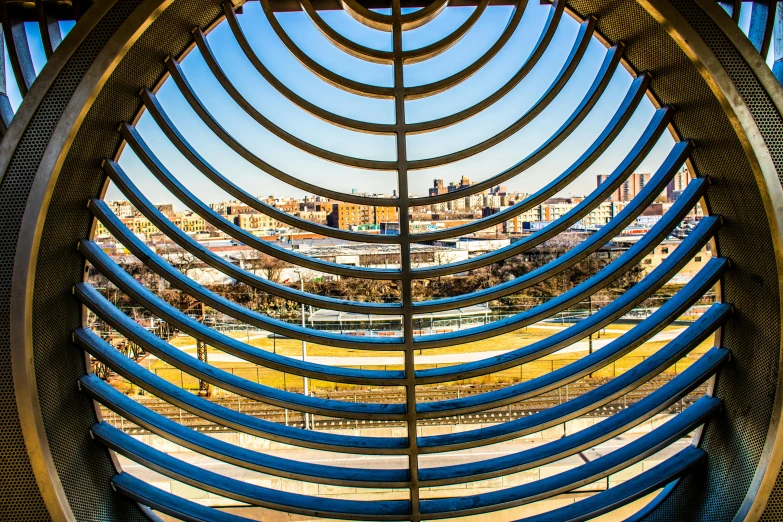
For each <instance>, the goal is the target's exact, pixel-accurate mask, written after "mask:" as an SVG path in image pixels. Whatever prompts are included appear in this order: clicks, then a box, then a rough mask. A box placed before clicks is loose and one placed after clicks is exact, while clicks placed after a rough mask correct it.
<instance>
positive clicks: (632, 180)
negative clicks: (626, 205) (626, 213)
mask: <svg viewBox="0 0 783 522" xmlns="http://www.w3.org/2000/svg"><path fill="white" fill-rule="evenodd" d="M651 177H652V175H651V174H649V173H640V174H639V173H634V174H631V175H630V176H629V177H628V179H626V180H625V181H623V183H622V184H621V185H620V186H619V187H618V188H617V190H615V191H614V192H612V195H611V196H610V198H609V199H610V200H611V201H631V200H632V199H633V198H635V197H636V195H637V194H639V192H641V191H642V189H643V188H644V186H645V185H647V183H649V181H650V178H651ZM608 178H609V175H608V174H599V175H598V176H597V181H598V186H599V187H600V186H601V184H602V183H604V182H605V181H606V180H607V179H608Z"/></svg>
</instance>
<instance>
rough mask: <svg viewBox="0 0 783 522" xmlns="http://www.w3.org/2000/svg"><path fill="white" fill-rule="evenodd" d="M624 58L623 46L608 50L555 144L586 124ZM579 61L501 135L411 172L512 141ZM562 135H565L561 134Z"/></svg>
mask: <svg viewBox="0 0 783 522" xmlns="http://www.w3.org/2000/svg"><path fill="white" fill-rule="evenodd" d="M576 51H577V54H578V52H579V49H577V50H576ZM622 54H623V46H622V45H616V46H614V47H612V48H611V49H609V52H608V53H607V54H606V57H605V58H604V62H603V63H602V64H601V68H600V70H599V71H598V75H597V76H596V78H595V80H594V81H593V84H592V85H591V86H590V89H588V91H587V94H586V95H585V98H584V99H583V101H582V103H581V104H580V105H579V107H578V108H577V109H576V111H575V112H574V113H573V114H572V116H571V117H570V118H569V120H568V122H567V124H566V125H564V126H562V127H561V128H560V129H558V132H557V133H555V134H554V135H553V138H555V137H556V138H557V139H556V141H558V142H562V140H564V139H565V138H566V137H567V136H568V135H569V134H570V132H571V131H573V130H574V129H575V128H576V127H577V126H578V125H579V123H581V122H582V120H584V118H585V117H586V116H587V114H588V113H589V112H590V111H591V110H592V108H593V107H594V106H595V104H596V103H597V102H598V99H599V98H600V97H601V95H602V94H603V93H604V91H605V90H606V87H607V86H608V85H609V81H610V80H611V79H612V76H613V75H614V72H615V70H616V69H617V66H618V65H619V64H620V59H621V58H622ZM579 58H581V57H580V56H576V55H574V54H572V55H571V56H569V57H568V60H567V61H566V63H565V65H564V66H563V68H562V69H561V71H560V73H559V74H558V76H557V77H556V78H555V81H554V82H553V83H552V84H551V85H550V86H549V89H547V91H546V93H545V94H544V95H543V96H542V97H541V98H539V100H538V101H537V102H536V103H535V104H534V105H533V107H531V108H530V109H529V110H528V111H526V112H525V114H523V115H522V116H521V117H520V118H519V119H517V121H515V122H514V123H512V124H511V125H509V126H508V127H506V128H505V129H503V130H502V131H500V132H499V133H497V134H495V135H494V136H492V137H490V138H487V139H485V140H484V141H482V142H479V143H476V144H475V145H472V146H470V147H467V148H465V149H462V150H459V151H456V152H451V153H449V154H444V155H442V156H437V157H433V158H426V159H418V160H409V161H408V169H409V170H418V169H429V168H433V167H440V166H442V165H448V164H449V163H454V162H457V161H460V160H463V159H466V158H469V157H471V156H475V155H476V154H478V153H480V152H483V151H485V150H487V149H489V148H491V147H494V146H495V145H497V144H499V143H502V142H503V141H505V140H506V139H508V138H510V137H511V136H513V135H514V134H515V133H517V132H519V131H520V130H521V129H522V128H524V127H525V126H526V125H527V124H528V123H530V122H531V121H532V120H533V119H534V118H535V117H536V116H538V115H539V114H540V113H541V111H543V110H544V109H545V108H546V107H547V106H548V105H549V103H551V102H552V100H554V97H555V96H557V94H558V93H559V92H560V90H561V89H562V88H563V87H565V84H566V83H567V82H568V80H569V79H570V78H571V75H572V74H573V72H574V71H575V70H576V66H577V65H579V62H578V60H579ZM561 132H562V134H560V133H561ZM536 152H538V151H536Z"/></svg>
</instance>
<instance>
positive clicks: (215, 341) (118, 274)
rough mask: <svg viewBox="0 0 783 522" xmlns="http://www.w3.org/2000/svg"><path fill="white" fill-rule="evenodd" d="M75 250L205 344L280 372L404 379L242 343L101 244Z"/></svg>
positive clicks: (383, 381)
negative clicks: (154, 287) (128, 268)
mask: <svg viewBox="0 0 783 522" xmlns="http://www.w3.org/2000/svg"><path fill="white" fill-rule="evenodd" d="M79 250H80V251H81V252H82V253H84V255H85V257H86V258H87V259H88V260H90V262H91V263H93V264H94V265H95V266H100V267H105V266H107V265H108V266H110V269H108V270H107V271H106V272H105V273H104V275H106V277H107V278H108V279H109V280H110V281H111V282H112V283H113V284H114V285H116V286H117V288H119V289H120V290H122V291H123V292H124V293H125V294H127V295H128V296H130V297H131V298H132V299H133V300H134V301H136V302H137V303H139V304H141V305H142V306H144V307H145V308H146V309H147V310H149V311H150V312H152V313H153V314H155V315H156V316H158V317H160V318H161V319H163V320H164V321H166V322H167V323H169V324H170V325H172V326H174V327H175V328H177V329H178V330H180V331H182V332H184V333H186V334H188V335H190V336H191V337H193V338H194V339H198V340H199V341H202V342H204V343H205V344H207V345H209V346H214V347H215V348H218V349H219V350H222V351H224V352H226V353H229V354H231V355H233V356H235V357H239V358H241V359H244V360H246V361H248V362H251V363H253V364H257V365H259V366H264V367H266V368H271V369H273V370H277V371H280V372H285V373H291V374H293V375H299V376H302V377H311V378H314V379H320V380H324V381H331V382H341V383H345V384H360V385H373V386H402V385H404V383H405V372H404V371H397V370H392V371H387V370H357V369H353V368H342V367H339V366H331V365H326V364H317V363H312V362H307V361H302V360H299V359H295V358H293V357H287V356H285V355H278V354H276V353H270V352H268V351H266V350H262V349H260V348H256V347H254V346H251V345H249V344H245V343H243V342H241V341H239V340H237V339H234V338H233V337H230V336H228V335H225V334H223V333H220V332H218V331H216V330H213V329H212V328H209V327H208V326H205V325H203V324H202V323H200V322H199V321H198V320H196V319H194V318H192V317H190V316H189V315H187V314H185V313H183V312H181V311H180V310H178V309H177V308H175V307H174V306H171V305H170V304H168V303H167V302H166V301H165V300H164V299H162V298H160V297H159V296H158V295H156V294H155V293H154V292H152V291H150V290H149V289H148V288H146V287H145V286H144V285H142V284H141V283H139V282H138V281H136V280H135V279H134V278H133V277H132V276H130V275H129V274H128V273H127V272H125V271H124V270H122V269H121V268H120V267H119V266H118V265H116V264H113V265H112V264H109V263H110V261H109V260H107V259H105V256H106V254H105V253H103V251H102V250H101V248H100V247H99V246H98V245H96V244H95V243H93V242H91V241H83V242H82V243H80V244H79ZM92 295H93V294H91V296H92ZM90 300H91V301H92V303H91V305H90V306H94V307H96V308H100V309H105V310H113V311H114V310H116V312H115V313H122V312H121V311H119V310H117V309H116V307H115V306H114V305H113V304H112V303H111V302H110V301H109V300H108V299H106V298H105V297H101V298H100V299H98V298H94V297H91V298H90Z"/></svg>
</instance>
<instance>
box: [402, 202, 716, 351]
mask: <svg viewBox="0 0 783 522" xmlns="http://www.w3.org/2000/svg"><path fill="white" fill-rule="evenodd" d="M680 219H682V217H681V216H680ZM659 225H661V226H659ZM670 225H671V223H670V222H669V221H668V220H666V223H665V224H664V220H661V221H660V222H659V223H658V224H656V226H655V227H653V228H652V229H651V230H650V232H648V233H647V234H646V235H645V237H644V239H642V240H641V241H639V242H638V243H635V244H634V245H633V246H632V247H631V248H630V249H628V250H627V251H626V252H625V253H624V254H623V255H621V256H620V257H619V258H617V260H616V261H614V262H613V263H611V264H610V265H608V266H607V267H605V268H604V269H603V270H601V271H600V272H598V273H597V274H595V275H594V276H593V277H591V278H590V279H588V280H587V281H585V282H583V283H582V284H580V285H578V286H575V287H574V288H572V289H571V290H569V291H567V292H564V293H562V294H560V295H559V296H558V297H556V298H555V299H552V300H550V301H548V302H547V303H546V304H542V305H538V306H536V307H535V308H532V309H530V310H527V311H525V312H521V313H519V314H516V315H513V316H511V317H508V318H506V319H501V320H499V321H495V322H493V323H490V324H488V325H485V326H478V327H475V328H471V329H470V330H463V331H457V332H450V333H443V334H434V335H422V336H419V337H416V338H415V339H414V342H415V346H416V348H420V349H425V348H440V347H442V346H451V345H454V344H461V343H467V342H473V341H477V340H481V339H487V338H489V337H492V336H495V335H500V334H501V333H506V332H512V331H515V330H518V329H519V328H523V327H525V326H528V325H531V324H534V323H536V322H538V321H540V320H542V319H545V318H547V317H550V316H551V315H553V314H555V313H557V312H560V311H562V310H565V309H567V308H568V307H569V306H572V305H574V304H576V303H578V302H580V301H582V300H583V299H585V298H586V297H587V296H589V295H593V294H594V293H595V292H597V291H599V290H600V289H601V288H604V287H605V286H606V285H608V284H609V283H610V282H611V281H614V280H616V279H617V278H618V277H620V276H621V275H622V274H623V273H624V272H625V271H626V270H628V269H629V268H631V267H632V266H634V265H636V264H637V263H639V262H640V261H641V260H642V259H643V258H644V257H645V256H646V255H647V254H648V253H649V252H650V250H652V249H653V248H654V247H655V245H657V244H658V243H660V241H662V240H663V239H664V238H665V237H666V236H668V235H669V233H670V232H671V230H672V227H671V226H670ZM719 225H720V219H718V218H717V217H715V216H709V217H706V218H704V219H702V220H701V222H700V223H699V225H698V226H697V227H696V229H695V230H694V231H693V232H692V233H691V235H689V236H688V238H687V239H686V240H685V241H684V242H683V243H682V244H681V245H680V246H681V247H683V246H685V245H686V244H687V245H688V250H689V251H690V250H691V249H693V250H692V251H693V253H694V254H695V253H696V252H698V250H699V249H701V247H702V246H703V245H704V244H705V243H706V241H708V240H709V239H710V238H711V237H712V236H713V234H714V233H715V231H716V230H717V228H718V227H719ZM691 239H693V241H692V242H691V241H689V240H691ZM667 260H668V259H667ZM685 262H687V260H686V261H684V262H683V263H685ZM675 273H676V272H675ZM672 275H674V274H672Z"/></svg>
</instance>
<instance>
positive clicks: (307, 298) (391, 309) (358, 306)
mask: <svg viewBox="0 0 783 522" xmlns="http://www.w3.org/2000/svg"><path fill="white" fill-rule="evenodd" d="M113 175H114V176H115V178H116V179H118V180H122V179H123V178H125V175H124V173H121V172H119V171H117V172H113ZM126 179H127V178H126ZM115 183H116V182H115ZM116 184H117V186H118V187H121V188H120V190H122V193H123V194H126V195H128V194H130V195H129V196H128V199H129V200H130V201H139V202H142V203H144V204H142V205H137V206H136V208H138V209H144V210H140V212H141V213H142V215H144V216H145V217H146V218H147V219H149V220H150V222H151V223H153V224H154V225H155V226H156V227H158V229H159V230H161V231H162V232H163V233H164V234H165V235H166V237H168V238H169V239H172V240H173V241H174V242H175V243H177V244H178V245H180V246H181V247H182V248H184V249H185V250H187V251H188V252H190V253H191V254H192V255H193V256H194V257H196V258H198V259H200V260H201V261H203V262H204V263H206V264H208V265H209V266H211V267H213V268H215V269H217V270H220V271H221V272H223V273H224V274H226V275H227V276H229V277H233V278H234V279H236V280H237V281H241V282H243V283H245V284H246V285H249V286H251V287H253V288H256V289H258V290H261V291H263V292H267V293H270V294H272V295H274V296H277V297H282V298H283V299H289V300H291V301H296V302H298V303H304V304H308V305H310V306H315V307H318V308H328V309H330V310H339V311H342V312H356V313H373V314H379V315H399V314H400V313H401V311H400V309H401V307H402V305H400V304H398V303H372V302H359V301H349V300H346V299H337V298H334V297H328V296H319V295H315V294H311V293H309V292H303V291H301V290H297V289H296V288H291V287H289V286H285V285H282V284H280V283H275V282H272V281H270V280H269V279H265V278H263V277H261V276H257V275H255V274H252V273H250V272H248V271H247V270H243V269H241V268H237V267H236V266H235V265H234V264H233V263H231V262H229V261H226V260H225V259H224V258H222V257H219V256H217V255H215V254H214V253H212V252H211V251H210V250H209V249H208V248H206V247H205V246H203V245H201V244H200V243H199V242H198V241H196V240H195V239H193V238H192V237H190V236H188V235H187V234H186V233H184V232H182V230H180V229H179V228H178V227H177V226H175V225H174V224H173V223H172V222H171V221H169V220H168V219H166V217H165V216H164V215H163V214H162V213H161V212H160V211H159V210H158V209H156V208H155V207H154V206H152V204H151V203H150V202H149V200H148V199H147V198H144V197H143V195H141V194H140V193H139V192H138V190H128V191H127V192H125V190H124V188H128V187H122V185H121V184H120V183H116ZM133 188H134V189H135V187H133ZM136 196H138V198H137V197H136ZM141 198H144V199H141ZM88 205H89V207H90V211H91V212H92V213H93V214H94V215H95V217H97V218H98V220H99V221H100V222H101V223H102V224H103V225H104V226H105V227H106V229H107V230H108V231H109V232H111V234H112V235H113V236H114V237H115V238H116V239H117V240H118V241H119V242H120V243H122V244H123V245H124V246H125V247H126V248H127V249H128V250H130V251H131V252H132V253H133V254H134V255H135V256H136V257H139V258H143V257H144V256H145V252H146V250H145V245H144V243H143V241H141V240H140V239H139V238H138V237H136V236H135V235H134V234H133V233H132V232H131V231H130V230H129V229H128V227H126V226H125V225H124V224H123V223H122V221H120V219H119V218H118V217H117V216H116V215H115V214H114V213H113V212H112V211H111V209H109V207H108V206H107V205H106V203H105V202H104V201H103V200H99V199H92V200H90V202H89V203H88ZM134 205H135V203H134ZM152 209H154V212H151V211H150V210H152ZM147 211H150V213H149V215H148V214H146V213H145V212H147Z"/></svg>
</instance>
